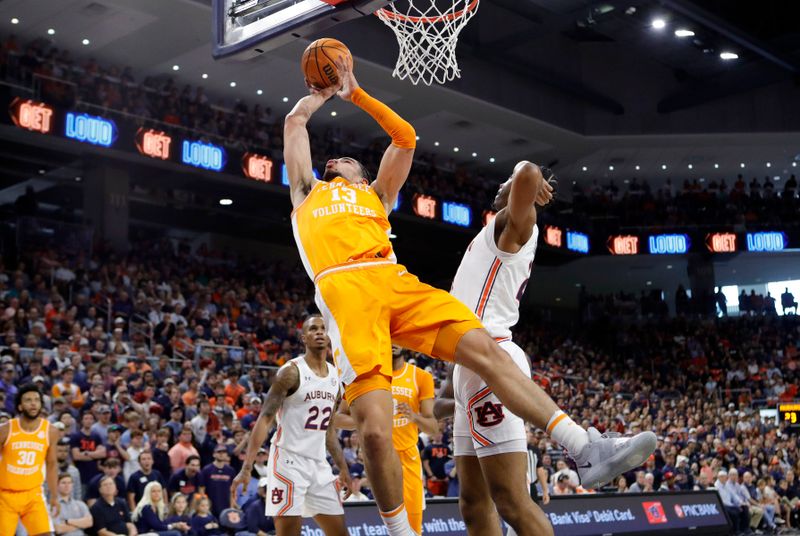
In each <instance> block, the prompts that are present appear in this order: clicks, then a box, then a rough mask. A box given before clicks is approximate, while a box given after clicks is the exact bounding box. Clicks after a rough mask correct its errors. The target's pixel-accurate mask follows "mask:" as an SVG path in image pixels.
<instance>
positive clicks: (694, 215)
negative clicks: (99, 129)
mask: <svg viewBox="0 0 800 536" xmlns="http://www.w3.org/2000/svg"><path fill="white" fill-rule="evenodd" d="M0 79H4V80H8V81H10V82H13V83H15V84H21V85H23V86H34V87H35V88H36V89H37V95H38V96H39V97H40V98H42V99H43V100H46V101H47V102H50V103H52V104H57V105H61V106H68V107H75V106H77V107H81V106H94V107H95V108H94V110H95V112H99V111H102V112H103V113H106V114H112V115H114V117H115V118H116V119H117V120H120V121H131V122H133V123H135V124H137V125H151V124H154V123H153V122H154V121H157V122H158V127H159V128H160V129H163V130H166V131H171V130H174V129H191V130H192V131H194V132H195V133H196V135H197V136H198V137H200V138H206V139H208V140H210V141H214V142H215V143H222V144H224V145H226V146H228V147H230V148H235V149H238V150H248V149H251V150H257V151H259V152H260V153H262V154H267V155H270V156H272V157H273V158H277V159H280V158H281V154H282V151H283V139H282V120H281V119H282V117H278V116H276V114H274V113H273V111H272V110H271V109H270V108H268V107H264V106H262V105H260V104H248V103H246V102H244V101H242V100H236V101H234V102H229V101H225V100H224V99H218V98H214V97H212V96H210V95H208V94H207V93H206V91H205V89H204V88H203V87H202V86H191V85H188V84H185V85H183V86H180V85H179V84H178V83H177V82H176V81H175V79H173V78H172V77H170V76H167V75H149V76H148V75H145V76H142V75H141V74H138V75H137V73H134V72H133V69H132V68H131V67H120V66H110V65H102V64H101V63H99V62H98V61H97V60H95V59H94V58H91V57H86V58H77V57H76V56H74V55H73V53H72V52H71V51H69V50H66V49H58V48H56V47H54V46H53V45H52V43H51V42H50V41H48V40H47V39H43V38H42V39H37V40H34V41H32V42H30V43H25V44H23V43H20V42H19V40H18V39H17V38H16V37H15V36H13V35H11V36H8V37H6V38H5V40H4V41H3V44H2V47H0ZM126 114H130V115H126ZM310 135H311V147H312V150H313V151H314V158H315V162H317V163H318V164H321V163H322V162H324V161H325V160H327V158H328V157H329V155H343V154H347V155H352V156H354V157H355V158H357V159H359V160H360V161H361V162H362V163H364V164H365V165H366V167H367V168H368V169H371V170H373V171H374V170H376V169H377V167H378V164H379V163H380V158H381V156H382V153H383V150H384V149H385V143H386V140H384V139H380V138H379V139H375V140H356V138H355V136H354V134H353V133H351V132H347V131H345V130H343V129H342V128H339V127H330V128H327V129H324V130H322V129H321V128H319V129H318V128H312V129H311V132H310ZM319 169H322V167H319ZM555 171H556V173H558V170H557V169H556V170H555ZM506 176H507V170H496V171H495V170H492V171H491V172H489V171H487V170H486V169H482V168H479V167H478V166H475V165H472V164H470V165H465V164H457V163H456V162H455V161H454V160H453V159H452V158H443V157H442V156H441V155H437V154H435V153H428V152H424V151H418V152H417V156H416V163H415V166H414V168H413V170H412V173H411V176H410V177H409V179H408V182H407V185H406V188H405V189H404V192H403V195H404V196H406V198H407V199H410V198H411V196H412V195H413V194H415V193H421V194H427V195H435V196H438V197H441V198H445V199H448V200H452V201H458V202H462V203H467V204H470V205H472V206H473V207H474V209H475V210H476V211H477V213H481V212H482V211H483V210H485V209H488V208H490V206H491V203H492V201H493V199H494V195H495V193H496V189H497V186H498V185H499V184H500V182H502V181H503V180H505V178H506ZM701 181H703V182H701ZM730 182H731V184H730V185H729V184H728V183H727V182H726V180H725V179H717V178H714V179H710V180H709V181H708V182H706V180H705V179H694V180H689V179H687V180H685V181H684V182H683V184H682V186H678V185H677V184H676V185H673V184H672V182H671V181H670V180H669V179H668V180H667V181H666V182H665V183H664V184H663V185H662V186H661V187H660V188H651V186H650V185H649V184H648V182H647V181H638V180H637V179H636V178H633V179H632V180H625V181H624V185H623V187H619V186H617V184H616V183H615V181H613V180H612V181H609V182H608V183H606V184H604V185H601V184H600V183H598V182H597V181H594V182H593V183H592V185H591V186H589V187H584V186H582V185H581V184H579V183H577V182H575V183H574V184H573V186H572V198H573V202H572V203H564V202H557V203H555V204H554V205H553V206H552V207H551V209H550V210H549V211H548V214H546V215H545V216H544V217H545V219H547V218H550V219H551V221H554V222H559V223H563V224H568V225H572V226H573V227H577V228H580V229H581V230H583V231H608V232H614V231H615V230H617V229H619V228H620V227H637V226H652V225H659V226H672V227H675V226H682V225H702V224H714V225H736V224H751V225H754V224H776V223H781V224H785V223H786V222H789V221H793V220H794V216H796V214H797V211H798V209H800V200H798V196H797V194H798V188H797V179H796V177H795V176H794V175H791V177H790V178H789V179H786V180H783V181H782V182H775V181H774V180H773V178H771V177H769V176H767V177H765V178H764V179H763V181H762V180H759V179H757V178H753V179H752V180H751V181H750V182H749V185H748V183H747V181H746V178H745V177H744V176H742V175H739V176H738V177H737V178H736V180H731V181H730ZM562 189H563V190H567V189H568V187H567V185H566V183H564V184H563V185H562ZM562 196H563V197H567V196H566V192H564V194H562ZM401 210H404V209H403V207H401Z"/></svg>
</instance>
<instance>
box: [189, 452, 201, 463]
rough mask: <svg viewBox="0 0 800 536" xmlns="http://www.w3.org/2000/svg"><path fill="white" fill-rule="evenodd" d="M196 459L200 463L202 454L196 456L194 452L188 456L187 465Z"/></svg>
mask: <svg viewBox="0 0 800 536" xmlns="http://www.w3.org/2000/svg"><path fill="white" fill-rule="evenodd" d="M194 460H197V461H198V463H199V462H200V456H195V455H194V454H192V455H191V456H189V457H188V458H186V465H189V464H190V463H192V462H193V461H194Z"/></svg>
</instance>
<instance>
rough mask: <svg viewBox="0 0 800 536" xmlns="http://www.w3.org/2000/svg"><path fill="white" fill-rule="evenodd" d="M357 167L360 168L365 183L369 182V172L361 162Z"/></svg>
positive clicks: (370, 178)
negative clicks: (365, 180)
mask: <svg viewBox="0 0 800 536" xmlns="http://www.w3.org/2000/svg"><path fill="white" fill-rule="evenodd" d="M356 162H358V160H356ZM358 167H360V168H361V176H362V177H363V178H365V179H367V182H370V181H371V180H372V177H371V176H370V172H369V170H368V169H367V166H365V165H364V164H362V163H361V162H358Z"/></svg>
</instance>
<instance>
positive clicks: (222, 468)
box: [200, 444, 236, 518]
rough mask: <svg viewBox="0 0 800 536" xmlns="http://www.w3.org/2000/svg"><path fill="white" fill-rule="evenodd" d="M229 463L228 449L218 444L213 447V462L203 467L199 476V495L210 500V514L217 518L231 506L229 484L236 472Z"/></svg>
mask: <svg viewBox="0 0 800 536" xmlns="http://www.w3.org/2000/svg"><path fill="white" fill-rule="evenodd" d="M229 461H230V456H228V448H227V447H226V446H225V445H223V444H218V445H217V446H216V447H214V461H213V462H212V463H210V464H208V465H206V466H205V467H203V470H202V472H201V474H200V481H201V482H202V485H201V486H200V493H201V494H203V495H207V496H208V498H209V499H211V512H212V513H213V514H214V515H215V516H216V517H217V518H219V515H220V513H222V511H223V510H225V509H226V508H230V506H231V482H232V481H233V479H234V477H235V476H236V471H234V470H233V468H232V467H231V466H230V465H228V462H229Z"/></svg>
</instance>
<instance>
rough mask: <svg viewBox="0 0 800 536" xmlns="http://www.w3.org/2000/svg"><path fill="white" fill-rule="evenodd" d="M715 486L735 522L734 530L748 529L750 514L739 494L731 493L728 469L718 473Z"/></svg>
mask: <svg viewBox="0 0 800 536" xmlns="http://www.w3.org/2000/svg"><path fill="white" fill-rule="evenodd" d="M714 488H715V489H716V490H717V493H719V498H720V499H721V500H722V505H723V506H724V507H725V510H727V511H728V517H730V518H731V521H732V522H733V532H734V533H737V534H738V533H739V532H744V531H745V530H748V529H747V527H748V525H749V524H750V516H749V515H748V514H747V513H746V512H745V511H744V510H742V508H741V507H740V500H739V498H738V497H737V496H734V495H733V494H732V493H731V489H730V487H729V486H728V471H726V470H725V469H720V470H719V473H717V481H716V482H714Z"/></svg>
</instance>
